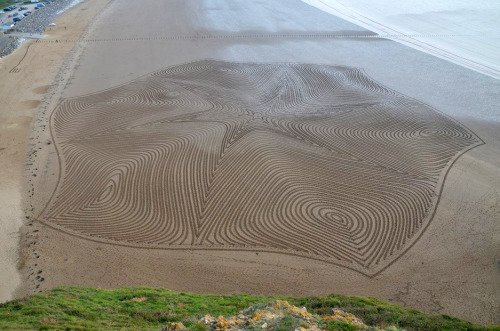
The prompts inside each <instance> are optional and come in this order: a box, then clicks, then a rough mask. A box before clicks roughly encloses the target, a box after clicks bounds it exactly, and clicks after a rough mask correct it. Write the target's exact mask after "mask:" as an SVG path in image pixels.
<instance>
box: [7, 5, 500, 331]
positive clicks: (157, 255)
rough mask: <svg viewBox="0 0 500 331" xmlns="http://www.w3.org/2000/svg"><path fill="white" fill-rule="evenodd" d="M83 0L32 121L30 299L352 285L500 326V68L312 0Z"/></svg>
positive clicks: (26, 283) (26, 242)
mask: <svg viewBox="0 0 500 331" xmlns="http://www.w3.org/2000/svg"><path fill="white" fill-rule="evenodd" d="M85 6H88V7H85ZM102 6H106V7H105V9H104V10H102V11H100V12H99V15H97V16H95V14H96V13H97V8H102ZM83 8H88V9H87V10H86V11H82V9H83ZM141 8H152V9H154V10H139V9H141ZM213 9H217V10H213ZM78 10H80V12H85V13H86V14H85V17H87V18H88V19H91V18H92V17H93V22H92V24H90V25H89V26H88V28H87V29H86V30H85V32H84V33H83V37H82V38H81V39H80V40H79V42H78V43H75V41H76V40H78V36H79V35H80V34H81V31H83V27H84V26H85V22H83V20H82V22H80V20H77V21H78V22H79V23H78V24H79V25H78V26H80V24H81V27H80V28H79V30H78V29H76V28H75V29H74V30H73V27H72V25H71V24H68V25H67V26H68V28H67V30H66V31H67V33H74V35H71V36H63V35H57V36H54V35H53V36H49V37H48V38H52V39H47V41H42V42H39V43H37V44H35V45H36V46H37V47H44V48H45V47H47V48H48V49H49V50H50V47H53V49H63V48H66V49H67V51H69V50H70V49H72V52H71V53H69V55H68V56H67V57H66V59H65V60H64V64H62V59H61V62H59V63H58V65H59V66H62V67H61V68H62V69H61V71H60V72H59V74H58V75H57V78H56V79H55V80H54V81H53V83H52V84H51V85H50V88H49V89H48V90H47V91H48V93H47V94H46V99H45V102H44V103H43V104H42V105H41V106H40V107H39V110H38V114H37V117H36V120H35V122H34V125H33V129H32V135H31V137H32V138H33V139H34V140H33V141H32V143H33V144H32V145H30V146H29V147H30V149H29V153H28V157H27V159H26V162H27V163H28V164H26V168H25V174H26V185H27V189H25V190H24V191H23V192H25V193H26V197H25V198H26V200H25V204H26V207H27V208H28V216H29V217H30V220H28V221H27V223H28V225H27V226H26V227H25V231H26V232H25V235H24V237H23V256H24V257H25V263H24V268H23V269H22V271H23V274H22V285H23V286H22V287H21V288H20V289H19V291H18V292H17V295H24V294H29V293H33V292H35V291H39V290H43V289H48V288H51V287H53V286H58V285H82V286H94V287H119V286H141V285H143V286H162V287H166V288H170V289H173V290H181V291H197V292H202V293H232V292H250V293H261V294H273V293H280V294H293V295H314V294H326V293H332V292H335V293H343V294H355V295H370V296H375V297H378V298H381V299H384V300H388V301H391V302H394V303H398V304H403V305H406V306H409V307H413V308H417V309H421V310H424V311H426V312H430V313H446V314H450V315H454V316H458V317H462V318H465V319H467V320H471V321H475V322H480V323H498V322H499V320H498V316H497V315H496V312H497V311H498V309H499V301H498V297H500V288H499V285H498V284H500V282H499V280H500V273H499V272H498V262H497V260H496V259H498V254H499V252H498V247H499V240H500V238H498V235H497V233H498V224H497V222H496V220H497V219H498V215H499V210H498V199H499V196H498V187H499V185H500V183H499V182H498V178H500V176H499V175H500V174H499V168H498V156H499V154H500V153H499V151H500V146H499V145H500V144H499V141H500V139H499V138H500V137H499V136H498V132H499V130H498V128H499V124H498V115H497V114H496V112H495V109H496V105H497V104H498V102H499V101H500V100H498V98H499V96H498V95H497V94H496V93H495V91H498V88H499V83H498V81H497V80H494V79H492V78H489V77H487V76H483V75H480V74H478V73H475V72H472V71H470V70H467V69H464V68H461V67H458V66H456V65H454V64H451V63H449V62H446V61H443V60H441V59H437V58H435V57H432V56H430V55H427V54H423V53H420V52H417V51H415V50H412V49H409V48H407V47H405V46H402V45H399V44H396V43H394V42H392V41H389V40H386V39H381V38H375V37H374V35H373V33H371V32H370V31H366V30H364V29H362V28H360V27H357V26H355V25H353V24H351V23H348V22H345V21H343V20H340V19H336V18H334V17H333V16H331V15H328V14H325V13H322V12H321V11H318V10H317V9H314V8H312V7H310V6H307V5H305V4H303V3H301V2H300V1H296V2H294V3H292V4H290V6H289V7H286V8H283V7H282V6H280V3H279V2H278V1H270V2H268V3H267V4H266V6H262V5H255V4H254V3H251V2H248V1H241V2H238V3H233V2H231V3H228V2H222V1H216V2H214V3H211V4H203V5H202V4H200V3H199V2H198V1H182V2H177V1H172V2H168V3H167V2H165V3H163V2H162V3H157V2H153V1H146V3H141V4H138V3H137V1H131V0H124V1H120V2H116V1H111V2H110V3H109V5H105V4H103V3H101V2H99V4H97V2H96V1H92V0H89V1H86V2H84V3H82V4H80V5H78V6H76V7H75V8H73V9H71V10H70V11H68V13H67V14H64V15H70V13H73V14H74V15H78V14H79V12H78ZM91 11H93V12H92V13H91ZM194 13H196V14H194ZM64 15H62V16H61V17H60V18H59V19H60V20H63V19H64V17H65V16H64ZM87 15H88V16H87ZM155 15H157V16H155ZM160 16H161V17H160ZM155 17H156V19H154V18H155ZM255 17H259V20H255ZM71 20H73V21H74V18H73V17H69V16H68V23H69V22H70V21H71ZM146 21H147V22H148V24H130V22H146ZM318 21H321V22H324V24H322V25H321V26H320V25H318V24H316V23H317V22H318ZM56 23H57V31H55V30H54V31H53V33H63V31H62V29H61V26H66V25H65V24H64V23H62V22H56ZM70 31H72V32H70ZM55 39H57V40H58V43H55V42H48V41H49V40H55ZM61 41H62V43H61ZM75 45H76V46H75ZM73 46H74V48H72V47H73ZM34 49H36V48H34ZM67 51H66V52H67ZM17 53H18V52H16V53H14V54H13V55H12V56H15V55H16V54H17ZM28 54H29V53H28ZM45 54H48V52H45ZM7 59H8V58H7ZM207 59H208V60H207ZM200 68H201V69H200ZM176 69H182V70H178V72H177V71H176ZM23 70H25V69H24V67H23V68H22V70H21V71H19V73H22V72H23ZM200 70H202V71H200ZM203 70H205V71H203ZM241 72H247V74H246V75H243V76H242V75H241ZM259 72H261V73H262V72H266V73H267V74H268V75H269V76H268V77H267V78H265V79H263V78H262V74H260V76H259V75H258V74H255V73H259ZM308 72H314V73H315V75H319V76H314V75H313V76H312V77H315V78H314V79H312V80H310V81H308V80H307V79H305V78H304V77H307V73H308ZM180 73H182V74H180ZM193 73H194V74H193ZM319 73H320V74H319ZM54 76H55V73H54ZM228 81H229V82H230V83H228ZM318 81H320V82H322V84H320V85H319V86H318V87H316V88H315V89H311V91H312V92H308V91H309V90H308V89H307V88H306V87H304V85H301V84H302V83H301V82H309V83H308V84H313V83H314V82H318ZM245 84H247V85H248V86H247V87H245V88H243V87H242V86H245ZM40 85H41V86H47V85H49V84H44V85H42V84H40ZM260 85H262V86H260ZM305 86H307V84H305ZM259 88H260V89H262V90H259ZM322 89H323V90H324V91H325V92H324V93H323V94H321V93H319V92H318V91H322ZM242 91H247V92H249V93H244V92H242ZM250 92H251V93H250ZM332 93H333V94H334V95H335V93H338V94H336V97H335V98H333V99H332V98H331V96H332ZM248 95H251V96H252V98H249V97H248ZM259 98H261V99H259ZM329 98H330V99H329ZM27 100H35V99H34V98H27ZM257 100H260V102H257ZM363 100H364V102H360V101H363ZM26 103H27V102H26ZM118 105H119V107H117V106H118ZM304 105H307V107H306V106H304ZM335 105H337V107H335ZM337 108H338V109H339V110H338V111H337V113H336V112H335V111H334V109H337ZM346 108H349V110H350V111H347V112H345V113H342V112H343V111H342V110H341V109H344V111H345V109H346ZM207 109H211V110H212V112H207ZM367 109H371V110H372V111H371V112H370V111H367V112H366V113H363V111H366V110H367ZM104 110H105V111H104ZM193 111H196V114H193ZM124 112H125V113H127V112H128V113H127V115H126V116H123V114H124ZM299 115H300V116H299ZM217 116H219V117H217ZM216 119H217V120H216ZM372 120H373V122H370V121H372ZM215 122H217V123H219V124H216V123H215ZM214 123H215V124H214ZM238 123H239V124H238ZM242 123H243V124H242ZM280 123H281V124H282V125H280ZM287 123H288V124H287ZM305 123H307V124H308V125H305ZM363 123H364V126H363ZM225 128H226V129H227V128H232V129H227V132H229V133H231V132H233V133H235V134H236V135H233V136H230V135H229V136H228V135H224V134H222V133H221V132H224V130H226V129H225ZM376 128H378V130H375V129H376ZM389 128H390V130H389ZM243 133H245V134H243ZM285 133H286V134H285ZM391 137H397V138H391ZM426 141H427V142H426ZM483 143H484V144H483ZM384 144H385V145H386V146H385V147H384ZM230 146H237V147H238V148H230ZM471 148H472V149H471ZM238 151H239V152H240V153H238ZM242 151H245V152H242ZM269 151H272V153H270V152H269ZM374 151H377V152H376V153H373V152H374ZM220 153H223V154H224V156H227V157H225V158H221V155H222V154H220ZM249 153H254V155H255V156H254V157H253V158H245V157H247V156H246V155H248V154H249ZM263 155H265V156H266V157H267V159H266V158H264V157H263ZM267 155H269V156H267ZM401 155H405V157H400V156H401ZM419 155H425V157H422V156H419ZM169 157H171V159H169ZM217 159H219V160H222V159H223V160H224V162H221V161H217ZM151 160H153V161H154V162H153V161H151ZM280 164H282V165H283V167H282V168H280V166H279V165H280ZM197 167H198V168H197ZM211 167H212V168H211ZM213 167H218V169H219V170H220V171H218V172H217V176H215V175H214V174H213V172H212V174H211V173H210V172H211V171H212V170H214V169H213ZM245 167H248V169H247V168H245ZM311 169H313V170H314V171H311ZM332 169H334V170H335V171H333V170H332ZM169 171H170V173H169ZM250 173H251V178H248V176H250V175H249V174H250ZM270 174H271V175H270ZM273 174H275V175H273ZM245 175H248V176H247V177H245ZM266 175H267V176H268V177H266ZM384 176H385V177H384ZM445 176H446V180H445ZM155 178H156V179H157V178H162V180H158V181H155V180H154V179H155ZM382 178H383V179H384V180H380V179H382ZM360 179H362V180H360ZM279 181H281V182H280V183H283V184H279V185H278V182H279ZM417 183H418V184H417ZM264 184H265V185H267V186H265V185H264ZM340 184H341V185H342V189H339V188H338V185H340ZM287 185H288V186H287ZM335 185H337V187H336V186H335ZM405 187H408V189H407V191H405ZM279 188H289V191H288V192H291V193H288V194H281V195H280V194H278V193H277V192H279ZM417 188H418V189H417ZM28 190H29V192H28ZM370 190H372V191H370ZM137 192H140V193H141V194H138V193H137ZM366 192H371V194H366ZM381 192H382V193H383V194H382V198H377V197H378V194H380V193H381ZM356 195H357V196H358V198H361V197H362V198H363V205H361V203H360V202H356V199H355V196H356ZM281 196H282V199H283V201H281V202H280V201H277V202H276V201H273V200H272V198H274V197H281ZM387 196H392V197H393V199H392V200H390V201H389V199H387V200H384V198H385V197H387ZM262 197H264V199H263V201H262V202H260V203H257V202H258V201H259V200H258V199H259V198H262ZM266 197H269V198H266ZM292 197H298V198H292ZM341 198H342V199H344V200H343V201H344V203H343V204H338V205H335V204H336V203H338V201H339V199H341ZM308 199H309V200H310V202H309V200H308ZM398 199H399V200H398ZM132 201H134V203H132ZM391 201H393V202H391ZM394 201H399V202H397V203H395V202H394ZM167 202H168V203H167ZM351 205H352V206H353V208H352V209H349V208H348V207H349V206H351ZM332 206H334V207H335V208H332ZM278 207H279V208H278ZM183 208H184V209H183ZM273 208H275V210H273ZM329 208H330V209H329ZM391 208H392V209H391ZM246 211H252V212H251V213H253V214H252V216H253V218H252V217H250V218H248V217H249V216H248V213H247V212H246ZM356 213H359V215H360V216H359V217H357V218H356V216H353V215H355V214H356ZM409 215H411V216H409ZM245 217H247V219H245ZM298 218H300V222H299V221H298V220H297V219H298ZM207 220H208V221H207ZM31 221H33V223H32V225H31V226H30V225H29V223H31ZM252 221H254V222H255V223H252ZM258 222H260V223H258ZM256 224H258V225H259V226H256ZM332 224H336V225H337V228H340V229H342V226H343V227H344V230H343V231H348V230H353V231H354V235H353V236H350V235H348V234H346V235H345V236H344V235H341V234H340V233H341V232H342V231H340V230H338V231H331V230H330V227H331V225H332ZM373 224H374V226H373V227H371V226H372V225H373ZM169 227H170V228H169ZM318 228H322V231H317V229H318ZM263 229H264V230H265V231H264V230H263ZM290 229H293V230H294V231H290ZM385 229H391V230H390V231H391V236H387V231H385ZM403 229H404V230H403ZM330 231H331V232H330ZM339 231H340V232H339ZM356 236H358V237H356ZM359 236H361V237H359ZM363 236H364V238H365V239H362V240H359V238H363ZM283 238H286V240H283ZM367 238H368V239H367ZM366 242H370V243H373V244H372V245H371V246H370V247H369V248H368V249H367V248H366V247H367V246H369V245H364V244H365V243H366ZM374 256H375V258H373V257H374ZM334 259H337V261H336V262H335V263H332V261H333V260H334ZM349 265H356V267H349Z"/></svg>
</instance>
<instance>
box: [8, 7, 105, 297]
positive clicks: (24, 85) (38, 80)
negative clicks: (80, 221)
mask: <svg viewBox="0 0 500 331" xmlns="http://www.w3.org/2000/svg"><path fill="white" fill-rule="evenodd" d="M103 6H104V3H103V2H100V1H85V2H84V3H81V4H80V5H78V6H76V7H74V8H71V9H70V10H68V11H67V12H65V13H63V14H62V15H61V16H59V17H58V18H57V19H56V20H55V22H56V24H57V25H58V26H57V27H54V28H51V29H50V30H48V31H47V33H46V36H45V38H44V42H36V41H35V40H29V41H27V42H25V43H23V45H22V46H21V47H20V48H18V49H17V50H16V51H15V52H13V53H12V54H10V55H9V56H6V57H4V58H2V59H0V76H1V77H2V80H1V81H0V98H1V100H2V104H1V108H0V123H1V126H0V142H1V143H0V168H1V169H2V171H1V172H0V199H1V201H2V206H1V208H0V242H1V243H2V246H1V247H0V265H2V268H1V269H0V284H2V286H1V287H0V301H5V300H9V299H11V298H12V296H13V291H14V290H15V288H16V287H17V286H18V285H20V284H22V283H23V282H24V280H23V279H22V278H21V277H20V275H19V273H18V271H17V265H18V264H19V267H21V268H22V267H25V265H24V261H23V259H21V260H20V259H19V255H18V242H19V238H20V235H19V233H20V228H21V226H22V225H23V220H25V210H24V206H23V203H22V200H23V196H26V195H29V194H30V192H31V189H32V187H30V186H29V184H26V183H24V181H23V162H24V160H25V156H26V146H27V145H29V144H31V143H33V142H35V140H36V134H35V135H34V136H32V137H31V138H30V139H29V140H28V136H29V133H30V128H31V126H32V119H33V118H35V117H36V112H37V109H38V107H39V106H40V105H42V106H43V103H42V101H43V100H44V99H45V100H46V99H47V96H46V92H47V91H48V90H49V88H50V86H51V84H52V83H53V82H54V78H55V77H56V75H57V73H58V72H59V69H60V67H61V65H62V63H63V61H64V59H65V58H66V56H67V55H68V54H69V52H70V51H71V49H72V48H73V46H74V44H73V43H57V44H56V43H51V42H50V41H55V40H61V39H71V40H76V39H78V38H79V36H80V35H81V33H82V32H83V31H84V29H85V27H86V26H87V25H88V23H89V22H90V21H91V19H92V18H93V17H94V16H95V15H96V14H97V13H98V12H99V11H100V9H101V8H102V7H103ZM35 127H36V123H35ZM24 165H25V166H26V164H24ZM28 209H29V206H28ZM24 239H25V238H23V244H28V245H29V241H28V242H26V241H25V240H24Z"/></svg>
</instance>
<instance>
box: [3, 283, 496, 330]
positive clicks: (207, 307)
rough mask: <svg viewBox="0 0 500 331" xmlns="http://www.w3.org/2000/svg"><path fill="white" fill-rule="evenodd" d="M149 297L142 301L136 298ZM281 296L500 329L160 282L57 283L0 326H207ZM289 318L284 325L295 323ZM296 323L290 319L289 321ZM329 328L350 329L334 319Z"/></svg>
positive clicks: (16, 304) (371, 316)
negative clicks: (203, 322) (207, 318)
mask: <svg viewBox="0 0 500 331" xmlns="http://www.w3.org/2000/svg"><path fill="white" fill-rule="evenodd" d="M141 297H146V298H147V300H144V301H142V302H136V301H132V299H133V298H141ZM275 299H280V300H288V301H289V302H290V303H291V304H293V305H296V306H305V307H307V309H308V311H309V312H311V313H315V314H318V315H328V314H330V312H331V309H332V308H333V307H335V308H339V309H342V310H345V311H348V312H350V313H353V314H355V315H356V316H358V317H359V318H361V319H362V320H363V321H364V322H365V323H366V324H369V325H379V326H384V325H396V326H399V327H402V328H405V329H407V330H500V327H484V326H478V325H473V324H471V323H469V322H466V321H462V320H459V319H456V318H452V317H449V316H446V315H426V314H424V313H421V312H419V311H416V310H411V309H407V308H403V307H399V306H395V305H391V304H388V303H385V302H382V301H379V300H377V299H373V298H366V297H351V296H341V295H329V296H325V297H308V298H292V297H278V296H275V297H264V296H252V295H245V294H237V295H236V294H235V295H201V294H192V293H179V292H172V291H168V290H165V289H155V288H122V289H113V290H100V289H91V288H76V287H67V288H63V287H60V288H55V289H53V290H50V291H47V292H43V293H39V294H36V295H33V296H30V297H27V298H23V299H19V300H14V301H11V302H7V303H4V304H0V330H19V329H22V330H25V329H39V330H50V329H71V330H95V329H114V330H116V329H132V330H158V329H159V328H160V326H162V325H165V324H167V323H168V322H182V323H183V324H184V325H186V326H187V327H189V328H191V329H192V330H202V329H203V328H202V327H201V326H200V325H199V324H198V320H199V319H200V318H201V317H203V316H204V315H205V314H211V315H213V316H219V315H224V316H226V317H229V316H232V315H234V314H235V313H237V312H239V311H241V310H243V309H245V308H248V307H249V306H252V305H254V304H257V303H267V302H270V301H273V300H275ZM296 323H298V322H297V321H294V320H293V319H289V320H288V319H287V320H284V321H283V322H282V323H281V324H280V325H279V329H280V330H286V329H287V328H288V327H294V326H295V324H296ZM288 324H290V325H288ZM328 329H329V330H350V328H349V327H348V326H346V325H342V324H340V323H334V322H330V323H329V324H328Z"/></svg>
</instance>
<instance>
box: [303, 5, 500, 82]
mask: <svg viewBox="0 0 500 331" xmlns="http://www.w3.org/2000/svg"><path fill="white" fill-rule="evenodd" d="M303 1H304V2H306V3H308V4H310V5H312V6H314V7H317V8H319V9H321V10H323V11H325V12H328V13H331V14H334V15H336V16H339V17H341V18H343V19H346V20H348V21H351V22H353V23H356V24H359V25H360V26H363V27H365V28H367V29H370V30H372V31H374V32H376V33H378V34H381V35H395V37H393V38H390V39H393V40H396V41H398V42H401V43H403V44H405V45H408V46H410V47H413V48H416V49H419V50H422V51H425V52H427V53H430V54H433V55H436V56H438V57H440V58H444V59H446V60H449V61H451V62H454V63H457V64H460V65H462V66H464V67H467V68H470V69H473V70H476V71H478V72H481V73H484V74H486V75H489V76H492V77H495V78H497V79H498V78H500V34H499V33H498V29H499V28H500V24H499V22H500V2H498V1H484V0H483V1H473V0H457V1H455V0H444V1H431V0H424V1H417V2H415V1H410V0H402V1H397V2H395V1H390V2H389V1H383V0H370V1H369V0H303ZM402 35H404V37H402Z"/></svg>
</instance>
